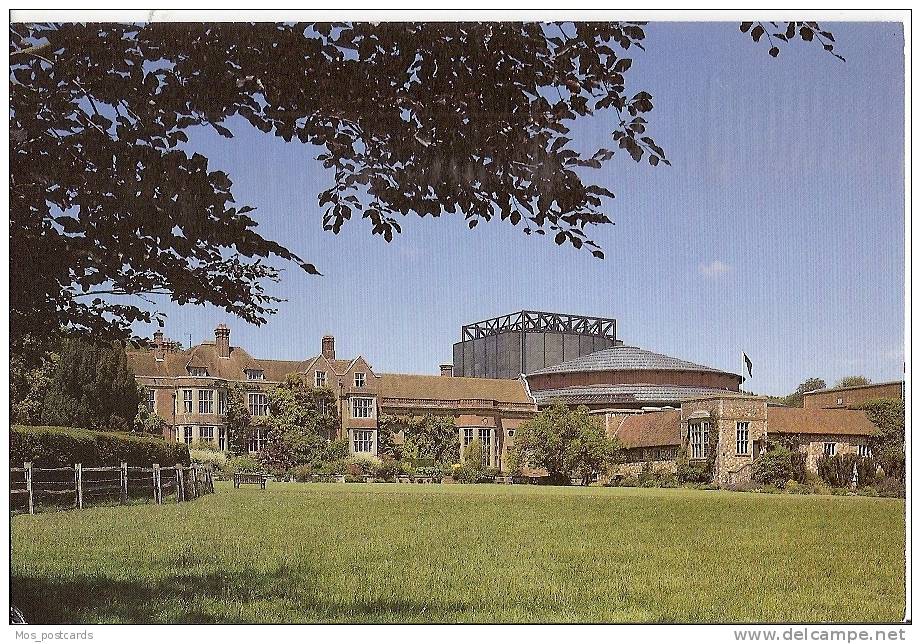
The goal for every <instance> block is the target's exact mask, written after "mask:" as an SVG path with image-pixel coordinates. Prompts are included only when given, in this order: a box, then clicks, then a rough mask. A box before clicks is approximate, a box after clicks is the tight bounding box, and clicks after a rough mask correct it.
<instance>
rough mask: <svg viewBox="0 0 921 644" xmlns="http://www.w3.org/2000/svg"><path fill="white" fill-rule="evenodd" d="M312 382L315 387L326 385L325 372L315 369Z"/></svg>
mask: <svg viewBox="0 0 921 644" xmlns="http://www.w3.org/2000/svg"><path fill="white" fill-rule="evenodd" d="M313 384H314V386H315V387H325V386H326V372H325V371H317V372H315V373H314V377H313Z"/></svg>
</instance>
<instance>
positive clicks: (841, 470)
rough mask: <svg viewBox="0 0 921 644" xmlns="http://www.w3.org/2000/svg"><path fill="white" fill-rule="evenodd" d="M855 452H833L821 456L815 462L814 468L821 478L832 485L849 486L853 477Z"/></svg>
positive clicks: (855, 460) (855, 459)
mask: <svg viewBox="0 0 921 644" xmlns="http://www.w3.org/2000/svg"><path fill="white" fill-rule="evenodd" d="M856 463H857V456H856V455H855V454H835V455H834V456H822V457H821V458H819V460H818V461H817V462H816V469H817V470H818V472H819V476H821V477H822V480H823V481H825V482H826V483H828V484H829V485H831V486H832V487H845V488H846V487H850V486H851V483H852V481H853V479H854V465H855V464H856Z"/></svg>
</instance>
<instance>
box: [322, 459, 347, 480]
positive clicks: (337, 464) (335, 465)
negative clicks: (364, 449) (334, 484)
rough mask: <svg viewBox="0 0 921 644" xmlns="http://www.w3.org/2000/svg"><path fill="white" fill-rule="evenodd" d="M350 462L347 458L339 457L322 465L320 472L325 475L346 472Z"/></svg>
mask: <svg viewBox="0 0 921 644" xmlns="http://www.w3.org/2000/svg"><path fill="white" fill-rule="evenodd" d="M347 466H348V462H347V461H346V460H345V459H338V460H335V461H327V462H326V463H322V464H321V465H320V468H319V469H320V474H323V475H325V476H337V475H340V474H345V473H346V468H347Z"/></svg>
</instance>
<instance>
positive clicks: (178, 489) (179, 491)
mask: <svg viewBox="0 0 921 644" xmlns="http://www.w3.org/2000/svg"><path fill="white" fill-rule="evenodd" d="M182 483H183V481H182V465H180V464H179V463H176V503H179V502H180V501H182V497H183V496H185V489H184V486H183V485H182Z"/></svg>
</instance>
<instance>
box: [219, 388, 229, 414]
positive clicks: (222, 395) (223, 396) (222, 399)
mask: <svg viewBox="0 0 921 644" xmlns="http://www.w3.org/2000/svg"><path fill="white" fill-rule="evenodd" d="M217 413H219V414H220V415H221V416H223V415H224V414H226V413H227V392H226V391H224V390H221V391H218V392H217Z"/></svg>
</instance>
